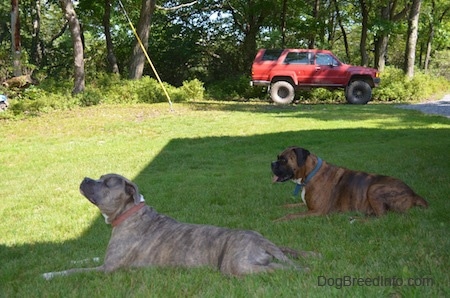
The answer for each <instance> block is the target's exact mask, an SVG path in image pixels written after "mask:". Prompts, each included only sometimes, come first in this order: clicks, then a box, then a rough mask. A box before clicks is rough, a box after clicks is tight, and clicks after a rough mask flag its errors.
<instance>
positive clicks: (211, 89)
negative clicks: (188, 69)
mask: <svg viewBox="0 0 450 298" xmlns="http://www.w3.org/2000/svg"><path fill="white" fill-rule="evenodd" d="M206 92H207V94H208V98H210V99H215V100H245V99H251V98H263V97H264V96H265V94H264V93H263V92H262V90H261V88H255V87H252V86H250V77H248V76H245V75H243V76H237V77H230V78H227V79H225V80H221V81H217V82H213V83H210V84H209V85H208V86H207V88H206Z"/></svg>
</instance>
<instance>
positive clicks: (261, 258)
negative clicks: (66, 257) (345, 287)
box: [43, 174, 314, 279]
mask: <svg viewBox="0 0 450 298" xmlns="http://www.w3.org/2000/svg"><path fill="white" fill-rule="evenodd" d="M80 191H81V193H82V194H83V195H84V196H85V197H86V198H87V199H88V200H89V201H90V202H91V203H93V204H94V205H96V206H97V207H98V208H99V209H100V211H101V213H102V214H103V216H104V217H105V220H106V223H108V224H111V225H112V226H113V229H112V235H111V239H110V241H109V244H108V248H107V250H106V256H105V260H104V264H103V265H101V266H99V267H94V268H77V269H69V270H65V271H59V272H49V273H45V274H43V277H44V278H45V279H51V278H53V277H55V276H60V275H69V274H72V273H75V272H83V271H102V272H111V271H114V270H116V269H119V268H128V267H144V266H183V267H198V266H211V267H215V268H218V269H219V270H220V271H221V272H222V273H224V274H227V275H237V276H239V275H244V274H249V273H259V272H268V271H273V270H274V269H288V268H294V269H297V270H305V271H307V270H308V268H301V267H299V266H297V265H295V264H294V263H293V262H292V261H291V260H290V259H288V257H287V256H286V255H285V254H284V253H287V254H289V255H291V256H293V257H297V256H298V255H299V254H300V255H303V256H308V255H314V253H311V254H308V253H307V252H298V251H295V250H293V249H290V248H281V247H278V246H276V245H275V244H273V243H272V242H270V241H269V240H267V239H266V238H264V237H263V236H261V235H260V234H259V233H257V232H254V231H244V230H231V229H226V228H220V227H215V226H207V225H195V224H185V223H180V222H178V221H176V220H174V219H172V218H170V217H168V216H165V215H162V214H159V213H157V212H156V211H155V210H154V209H153V208H151V207H149V206H147V205H146V204H145V202H144V199H143V197H142V195H141V194H140V193H139V190H138V187H137V186H136V185H135V184H134V183H133V182H131V181H130V180H128V179H126V178H124V177H122V176H120V175H117V174H107V175H103V176H101V177H100V179H98V180H94V179H90V178H85V179H84V180H83V182H82V183H81V185H80ZM274 260H276V262H274Z"/></svg>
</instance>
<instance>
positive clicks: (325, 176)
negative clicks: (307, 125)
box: [272, 146, 428, 221]
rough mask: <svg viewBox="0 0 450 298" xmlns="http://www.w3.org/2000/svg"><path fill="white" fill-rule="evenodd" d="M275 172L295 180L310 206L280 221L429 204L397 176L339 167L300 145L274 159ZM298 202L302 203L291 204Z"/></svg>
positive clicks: (278, 177)
mask: <svg viewBox="0 0 450 298" xmlns="http://www.w3.org/2000/svg"><path fill="white" fill-rule="evenodd" d="M272 172H273V174H274V176H273V181H274V182H285V181H288V180H292V181H294V182H295V183H296V184H297V187H296V189H295V191H294V194H296V193H299V192H301V197H302V200H303V202H304V204H306V206H307V208H308V211H306V212H302V213H295V214H288V215H286V216H284V217H282V218H279V219H278V220H277V221H282V220H290V219H294V218H298V217H305V216H310V215H325V214H329V213H332V212H346V211H359V212H362V213H364V214H366V215H376V216H381V215H383V214H385V213H386V212H387V211H390V210H391V211H396V212H405V211H407V210H408V209H409V208H411V207H413V206H421V207H425V208H426V207H428V203H427V201H425V200H424V199H423V198H422V197H420V196H419V195H417V194H416V193H415V192H414V191H413V190H412V189H411V188H410V187H409V186H408V185H406V184H405V183H404V182H403V181H401V180H399V179H397V178H393V177H388V176H381V175H376V174H368V173H364V172H359V171H353V170H349V169H346V168H342V167H338V166H335V165H332V164H329V163H327V162H326V161H322V160H321V159H320V158H319V157H317V156H316V155H314V154H311V153H310V152H309V151H308V150H306V149H304V148H300V147H295V146H292V147H289V148H287V149H285V150H284V151H283V152H281V153H280V154H279V155H278V159H277V160H276V161H274V162H272ZM295 205H298V204H291V206H290V207H292V206H295Z"/></svg>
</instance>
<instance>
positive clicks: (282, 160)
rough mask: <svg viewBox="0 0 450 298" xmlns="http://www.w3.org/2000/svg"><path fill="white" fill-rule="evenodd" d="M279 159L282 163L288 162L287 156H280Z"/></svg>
mask: <svg viewBox="0 0 450 298" xmlns="http://www.w3.org/2000/svg"><path fill="white" fill-rule="evenodd" d="M278 161H279V162H280V163H282V164H285V163H287V160H286V158H284V157H279V158H278Z"/></svg>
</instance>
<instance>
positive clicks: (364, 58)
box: [359, 0, 369, 66]
mask: <svg viewBox="0 0 450 298" xmlns="http://www.w3.org/2000/svg"><path fill="white" fill-rule="evenodd" d="M359 4H360V6H361V16H362V21H361V40H360V41H359V51H360V54H361V65H362V66H368V65H369V57H368V55H367V30H368V29H369V28H368V27H369V25H368V24H369V11H368V9H367V3H366V1H365V0H359Z"/></svg>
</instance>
